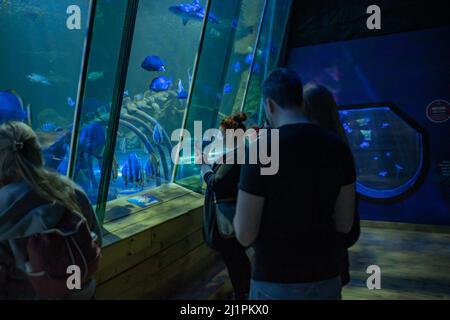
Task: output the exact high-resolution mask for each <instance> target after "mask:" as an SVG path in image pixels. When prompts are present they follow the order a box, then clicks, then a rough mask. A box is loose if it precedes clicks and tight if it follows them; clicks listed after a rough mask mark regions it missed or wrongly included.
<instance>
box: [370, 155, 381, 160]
mask: <svg viewBox="0 0 450 320" xmlns="http://www.w3.org/2000/svg"><path fill="white" fill-rule="evenodd" d="M372 159H373V160H375V161H378V160H380V157H378V156H375V157H373V158H372Z"/></svg>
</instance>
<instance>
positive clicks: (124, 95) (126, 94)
mask: <svg viewBox="0 0 450 320" xmlns="http://www.w3.org/2000/svg"><path fill="white" fill-rule="evenodd" d="M129 96H130V93H129V92H128V90H126V91H124V92H123V97H124V98H126V97H129Z"/></svg>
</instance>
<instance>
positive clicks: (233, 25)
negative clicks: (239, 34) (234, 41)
mask: <svg viewBox="0 0 450 320" xmlns="http://www.w3.org/2000/svg"><path fill="white" fill-rule="evenodd" d="M238 22H239V20H238V19H237V18H234V19H233V20H232V21H231V27H232V28H233V29H237V27H238Z"/></svg>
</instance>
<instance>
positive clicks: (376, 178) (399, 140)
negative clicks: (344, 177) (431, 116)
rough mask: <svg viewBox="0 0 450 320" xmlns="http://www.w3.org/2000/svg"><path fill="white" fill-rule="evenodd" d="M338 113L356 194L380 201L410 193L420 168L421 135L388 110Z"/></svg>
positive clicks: (358, 110)
mask: <svg viewBox="0 0 450 320" xmlns="http://www.w3.org/2000/svg"><path fill="white" fill-rule="evenodd" d="M339 113H340V119H341V122H342V125H343V126H344V129H345V132H346V135H347V139H348V142H349V145H350V147H351V149H352V150H353V154H354V157H355V162H356V167H357V190H358V192H359V193H361V194H363V195H365V196H367V197H371V198H382V199H383V198H392V197H396V196H399V195H401V194H402V193H404V192H405V191H407V190H408V189H410V188H411V187H412V186H413V185H414V184H415V182H416V181H417V179H418V177H419V174H420V171H421V169H422V165H423V146H422V136H421V134H420V133H419V132H418V131H417V130H416V129H414V128H413V127H412V126H411V125H410V124H408V123H407V122H406V121H405V120H403V119H402V118H401V117H400V116H399V115H398V114H396V113H395V112H393V110H392V109H391V108H389V107H377V108H358V109H349V110H341V111H340V112H339Z"/></svg>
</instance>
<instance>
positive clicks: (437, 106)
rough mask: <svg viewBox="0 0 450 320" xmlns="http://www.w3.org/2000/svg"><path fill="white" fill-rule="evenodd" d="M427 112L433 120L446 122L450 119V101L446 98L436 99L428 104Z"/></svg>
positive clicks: (428, 116)
mask: <svg viewBox="0 0 450 320" xmlns="http://www.w3.org/2000/svg"><path fill="white" fill-rule="evenodd" d="M426 114H427V118H428V119H429V120H430V121H432V122H436V123H442V122H445V121H447V120H448V119H450V103H448V101H445V100H434V101H433V102H432V103H430V104H429V105H428V106H427V109H426Z"/></svg>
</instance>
